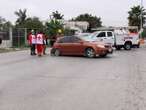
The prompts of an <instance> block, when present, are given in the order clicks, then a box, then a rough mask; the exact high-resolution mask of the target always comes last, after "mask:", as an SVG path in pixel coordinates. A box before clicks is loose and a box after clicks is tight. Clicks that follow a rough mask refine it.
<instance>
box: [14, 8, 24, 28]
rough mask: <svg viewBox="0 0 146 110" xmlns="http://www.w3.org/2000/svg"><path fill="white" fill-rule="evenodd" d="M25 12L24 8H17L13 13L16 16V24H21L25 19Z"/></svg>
mask: <svg viewBox="0 0 146 110" xmlns="http://www.w3.org/2000/svg"><path fill="white" fill-rule="evenodd" d="M26 12H27V10H26V9H24V10H21V9H19V10H18V11H15V15H16V16H18V19H17V21H16V24H19V25H21V24H23V23H24V22H25V21H26V18H27V16H26Z"/></svg>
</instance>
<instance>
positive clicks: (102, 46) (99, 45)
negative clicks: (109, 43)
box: [97, 44, 105, 48]
mask: <svg viewBox="0 0 146 110" xmlns="http://www.w3.org/2000/svg"><path fill="white" fill-rule="evenodd" d="M97 47H100V48H105V46H104V45H101V44H98V45H97Z"/></svg>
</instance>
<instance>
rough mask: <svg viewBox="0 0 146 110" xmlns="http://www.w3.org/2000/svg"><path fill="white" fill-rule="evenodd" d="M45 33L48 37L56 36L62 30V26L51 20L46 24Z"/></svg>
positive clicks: (58, 22)
mask: <svg viewBox="0 0 146 110" xmlns="http://www.w3.org/2000/svg"><path fill="white" fill-rule="evenodd" d="M46 29H47V33H48V35H49V36H50V37H54V36H56V35H57V34H58V30H59V29H61V30H63V24H62V23H61V22H60V21H58V20H53V19H52V20H51V21H50V22H47V23H46Z"/></svg>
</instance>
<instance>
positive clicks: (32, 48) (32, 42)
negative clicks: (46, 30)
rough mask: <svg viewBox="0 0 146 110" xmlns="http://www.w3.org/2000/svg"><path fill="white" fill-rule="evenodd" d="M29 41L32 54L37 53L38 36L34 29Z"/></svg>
mask: <svg viewBox="0 0 146 110" xmlns="http://www.w3.org/2000/svg"><path fill="white" fill-rule="evenodd" d="M28 43H29V45H30V55H36V53H35V46H36V36H35V34H34V30H32V31H31V33H30V34H29V35H28Z"/></svg>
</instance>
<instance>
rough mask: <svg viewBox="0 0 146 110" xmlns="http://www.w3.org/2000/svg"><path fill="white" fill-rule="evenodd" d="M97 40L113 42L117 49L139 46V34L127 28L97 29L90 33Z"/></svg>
mask: <svg viewBox="0 0 146 110" xmlns="http://www.w3.org/2000/svg"><path fill="white" fill-rule="evenodd" d="M90 36H91V37H93V38H95V39H96V40H97V41H102V42H104V43H108V44H112V45H113V46H114V47H115V48H116V49H117V50H120V49H121V48H124V49H125V50H130V49H131V48H132V47H133V46H136V47H138V48H139V45H140V43H139V34H138V33H137V32H131V33H130V32H128V31H126V30H121V29H114V30H113V31H96V32H94V33H92V34H91V35H90Z"/></svg>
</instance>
